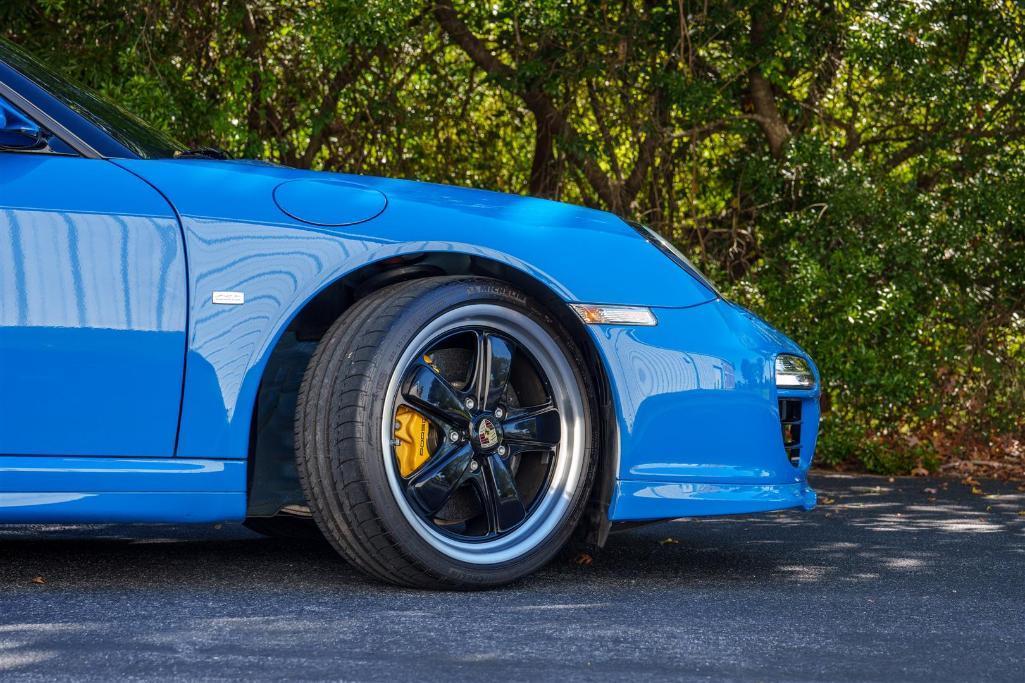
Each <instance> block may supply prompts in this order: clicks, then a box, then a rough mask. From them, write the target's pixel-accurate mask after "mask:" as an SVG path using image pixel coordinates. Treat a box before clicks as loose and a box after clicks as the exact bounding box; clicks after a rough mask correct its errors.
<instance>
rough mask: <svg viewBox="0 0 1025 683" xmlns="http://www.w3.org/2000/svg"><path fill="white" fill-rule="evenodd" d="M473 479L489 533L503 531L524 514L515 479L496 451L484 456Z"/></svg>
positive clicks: (524, 510)
mask: <svg viewBox="0 0 1025 683" xmlns="http://www.w3.org/2000/svg"><path fill="white" fill-rule="evenodd" d="M476 483H477V486H478V491H479V492H480V494H481V502H482V504H483V505H484V512H485V513H486V514H487V518H488V527H489V528H490V530H491V532H492V533H501V532H503V531H507V530H509V529H511V528H512V527H514V526H516V525H517V524H519V523H520V522H521V521H523V518H524V517H526V516H527V510H526V508H524V507H523V501H521V500H520V492H519V490H518V489H517V488H516V480H515V479H514V478H513V476H512V473H511V472H510V471H509V468H508V467H506V466H505V462H503V460H502V458H500V457H499V456H498V455H495V454H492V455H490V456H488V457H487V458H485V459H484V466H483V467H482V468H480V470H478V472H477V475H476Z"/></svg>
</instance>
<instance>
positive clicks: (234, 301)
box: [213, 292, 246, 306]
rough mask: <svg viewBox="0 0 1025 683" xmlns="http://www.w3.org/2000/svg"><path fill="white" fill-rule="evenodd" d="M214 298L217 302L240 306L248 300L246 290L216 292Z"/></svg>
mask: <svg viewBox="0 0 1025 683" xmlns="http://www.w3.org/2000/svg"><path fill="white" fill-rule="evenodd" d="M213 300H214V303H215V304H227V305H229V306H238V305H239V304H244V303H245V302H246V295H245V292H214V297H213Z"/></svg>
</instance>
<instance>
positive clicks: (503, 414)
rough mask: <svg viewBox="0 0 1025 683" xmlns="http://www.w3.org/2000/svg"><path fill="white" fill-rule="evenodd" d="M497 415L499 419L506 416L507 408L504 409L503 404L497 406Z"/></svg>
mask: <svg viewBox="0 0 1025 683" xmlns="http://www.w3.org/2000/svg"><path fill="white" fill-rule="evenodd" d="M495 417H497V418H498V419H499V420H501V419H502V418H503V417H505V410H503V409H502V407H501V406H499V407H498V408H495Z"/></svg>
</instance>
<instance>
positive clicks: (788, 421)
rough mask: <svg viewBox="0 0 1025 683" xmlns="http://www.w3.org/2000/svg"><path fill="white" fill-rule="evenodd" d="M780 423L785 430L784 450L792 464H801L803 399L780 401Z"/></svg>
mask: <svg viewBox="0 0 1025 683" xmlns="http://www.w3.org/2000/svg"><path fill="white" fill-rule="evenodd" d="M779 423H780V427H781V428H782V430H783V448H784V449H785V450H786V453H787V458H788V459H789V460H790V464H791V465H793V466H794V467H797V466H798V465H799V464H801V399H799V398H782V399H780V401H779Z"/></svg>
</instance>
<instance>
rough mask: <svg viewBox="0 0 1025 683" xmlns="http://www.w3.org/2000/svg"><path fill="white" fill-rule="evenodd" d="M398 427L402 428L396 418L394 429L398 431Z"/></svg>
mask: <svg viewBox="0 0 1025 683" xmlns="http://www.w3.org/2000/svg"><path fill="white" fill-rule="evenodd" d="M400 429H402V423H401V422H399V421H398V420H395V431H398V430H400Z"/></svg>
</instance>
